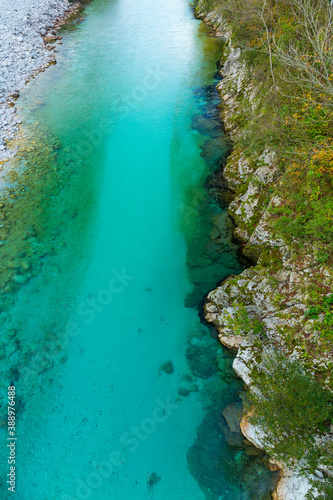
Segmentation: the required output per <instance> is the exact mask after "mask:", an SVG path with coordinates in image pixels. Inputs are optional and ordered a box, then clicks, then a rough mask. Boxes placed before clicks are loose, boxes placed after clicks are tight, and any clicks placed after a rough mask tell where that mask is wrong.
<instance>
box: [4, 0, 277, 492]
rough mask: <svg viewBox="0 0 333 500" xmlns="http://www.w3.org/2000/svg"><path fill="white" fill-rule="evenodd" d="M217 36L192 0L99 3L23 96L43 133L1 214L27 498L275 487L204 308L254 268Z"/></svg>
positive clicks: (8, 350)
mask: <svg viewBox="0 0 333 500" xmlns="http://www.w3.org/2000/svg"><path fill="white" fill-rule="evenodd" d="M208 35H209V33H208V32H207V28H206V27H205V26H204V25H203V24H202V23H200V22H199V21H197V20H195V19H194V18H193V15H192V12H191V10H190V8H189V6H188V4H187V1H186V0H170V1H168V2H165V1H163V2H162V1H161V0H157V1H155V2H151V1H148V0H141V1H140V2H134V1H133V0H113V1H110V0H95V1H93V2H92V3H91V4H90V5H89V6H88V7H87V9H86V11H85V18H84V21H83V22H81V23H77V22H73V23H72V24H69V25H68V26H67V28H66V29H64V30H63V32H62V36H63V45H62V46H61V47H60V46H59V54H58V57H57V59H58V64H57V65H55V66H52V67H50V68H49V69H48V70H47V71H46V72H44V73H41V74H40V75H38V77H37V78H36V79H35V80H33V81H32V82H30V83H29V85H28V86H27V87H26V88H25V90H24V92H23V95H22V98H21V99H20V101H19V102H18V108H19V113H21V115H22V117H23V118H24V123H25V126H26V127H27V130H28V131H29V133H30V134H32V140H33V141H34V142H30V146H29V147H28V148H26V150H25V152H24V153H22V155H21V157H20V158H19V166H16V169H18V168H20V169H21V170H22V173H23V174H26V175H21V176H20V177H19V179H18V181H17V182H16V185H15V186H14V187H12V186H10V185H9V186H8V193H7V194H9V195H11V198H8V196H7V197H6V198H5V199H4V201H3V202H4V209H3V214H4V215H3V216H2V219H3V220H2V225H1V228H0V239H1V241H3V244H2V245H1V246H0V265H1V267H2V269H4V270H5V271H4V273H3V274H2V277H1V287H2V294H1V306H2V309H1V310H2V313H1V321H2V355H3V356H2V360H1V384H2V387H7V385H8V384H9V383H14V384H15V386H16V390H17V394H18V406H19V407H20V408H19V412H18V432H17V438H18V441H17V469H18V472H17V493H16V495H15V496H14V497H13V498H16V499H17V500H65V499H67V500H68V499H73V498H74V499H77V500H80V499H87V498H92V499H96V500H108V499H114V500H132V499H133V500H143V499H156V500H174V499H181V500H203V499H205V498H211V499H228V500H240V499H243V500H250V499H253V500H254V499H255V500H260V499H263V498H266V497H265V495H266V494H267V493H268V491H269V490H270V484H271V480H272V475H271V474H270V473H269V472H268V471H267V470H266V469H265V467H264V466H263V464H262V462H261V458H258V457H257V456H255V455H254V453H255V451H254V450H253V449H252V448H248V447H245V446H244V445H243V444H242V439H241V437H240V436H239V435H237V434H235V433H234V434H235V435H232V436H230V432H229V430H228V427H227V425H226V421H225V420H224V419H223V417H221V411H222V410H223V409H224V408H225V407H226V406H227V405H228V404H236V405H238V404H239V402H240V398H239V394H240V391H241V390H242V386H241V384H240V381H238V380H237V379H236V378H235V375H234V374H233V372H232V370H231V363H232V359H231V357H230V355H229V354H228V353H227V352H225V351H224V350H223V349H222V348H221V347H220V346H219V344H218V342H217V341H216V340H215V339H214V338H213V335H214V334H213V332H210V331H209V329H208V327H207V326H205V325H204V324H202V323H201V322H200V318H199V315H198V311H199V308H200V303H201V300H202V298H203V296H204V294H205V293H207V292H208V291H209V290H210V289H211V288H213V287H214V286H215V284H216V282H217V281H218V280H220V279H222V278H224V277H226V276H228V275H230V274H232V273H238V272H240V271H241V270H242V264H241V263H239V261H238V260H237V258H236V252H237V247H236V246H235V244H233V243H232V242H231V236H230V235H231V229H230V222H229V221H228V218H227V215H226V213H225V212H224V211H222V210H221V208H220V207H219V206H218V205H217V203H216V202H215V201H214V200H213V199H212V198H210V197H209V196H208V194H207V192H206V190H205V180H206V178H207V176H208V175H210V174H211V173H212V172H213V171H214V170H215V169H216V168H217V167H218V166H219V163H220V161H221V156H222V155H223V154H224V153H225V152H226V151H227V146H226V144H225V140H224V138H223V136H221V132H222V131H221V124H220V122H219V118H218V113H217V110H216V105H217V104H218V97H217V94H216V90H215V87H214V85H215V83H216V80H215V81H214V73H215V72H216V61H217V60H218V59H219V57H220V55H221V50H222V41H221V40H218V39H216V38H213V37H211V36H208ZM14 177H15V175H14ZM14 177H13V180H15V179H14ZM4 344H5V346H4ZM169 362H171V363H172V365H171V364H170V363H169ZM165 363H167V365H166V366H163V365H164V364H165ZM171 366H172V368H170V367H171ZM168 368H169V369H168ZM172 369H173V371H172ZM168 371H172V373H167V372H168ZM5 414H6V405H3V407H2V413H1V418H2V419H3V420H4V419H5ZM1 436H2V440H3V442H4V440H5V438H6V437H7V435H6V430H5V428H3V429H2V434H1ZM3 450H4V447H2V450H1V453H2V455H1V458H2V459H3V461H2V462H1V463H2V464H4V466H2V468H1V478H2V481H3V485H2V490H3V494H4V496H5V497H6V495H7V494H6V486H5V484H4V481H5V479H4V477H5V474H7V472H8V470H7V469H8V466H7V464H6V463H5V460H6V453H7V452H6V450H5V451H3Z"/></svg>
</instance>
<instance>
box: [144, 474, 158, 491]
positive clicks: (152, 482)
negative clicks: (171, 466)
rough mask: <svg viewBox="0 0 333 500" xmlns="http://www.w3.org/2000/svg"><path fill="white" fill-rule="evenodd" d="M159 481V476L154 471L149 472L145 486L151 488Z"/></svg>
mask: <svg viewBox="0 0 333 500" xmlns="http://www.w3.org/2000/svg"><path fill="white" fill-rule="evenodd" d="M160 481H161V476H158V475H157V474H156V472H153V473H152V474H150V476H149V479H148V481H147V488H153V487H154V486H156V484H158V483H159V482H160Z"/></svg>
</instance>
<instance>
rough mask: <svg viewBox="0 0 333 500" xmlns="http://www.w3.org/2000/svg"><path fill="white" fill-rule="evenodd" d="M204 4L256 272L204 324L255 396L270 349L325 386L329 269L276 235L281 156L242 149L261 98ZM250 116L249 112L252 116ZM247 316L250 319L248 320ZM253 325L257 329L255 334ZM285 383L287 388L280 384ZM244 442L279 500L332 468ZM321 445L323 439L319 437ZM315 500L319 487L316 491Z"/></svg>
mask: <svg viewBox="0 0 333 500" xmlns="http://www.w3.org/2000/svg"><path fill="white" fill-rule="evenodd" d="M213 5H215V7H214V6H212V2H207V1H205V0H199V2H198V4H197V6H196V15H197V17H199V18H201V19H204V20H205V21H206V22H207V23H209V24H211V25H213V26H214V27H215V28H216V30H217V32H218V34H219V35H220V36H224V37H225V39H226V46H225V51H224V56H223V60H222V63H223V67H222V70H221V74H222V77H223V79H222V81H221V82H220V83H219V85H218V89H219V93H220V97H221V101H222V106H221V114H222V119H223V122H224V125H225V128H226V131H227V132H228V133H229V135H230V137H231V139H232V142H233V144H234V147H233V150H232V153H231V155H230V156H229V158H228V160H227V162H226V165H225V166H224V168H223V171H222V170H220V171H218V172H217V173H216V178H217V180H218V182H219V185H220V188H221V191H222V192H223V195H224V196H223V197H224V199H225V200H226V201H227V202H228V203H229V214H230V215H231V217H232V219H233V220H234V221H235V223H236V226H237V228H236V229H235V232H234V235H235V237H236V238H237V239H238V240H239V241H240V242H241V243H242V244H243V251H244V254H245V255H246V256H247V257H248V258H249V259H250V260H251V261H252V262H253V264H254V265H253V266H252V267H250V268H249V269H247V270H245V271H244V272H243V273H242V274H240V275H239V276H237V277H235V276H230V277H229V278H227V279H226V280H225V281H224V282H223V283H222V284H221V286H219V287H218V288H216V289H215V290H213V291H212V292H210V293H209V295H208V297H207V300H206V304H205V307H204V312H205V317H206V320H207V321H208V322H209V323H211V324H213V325H214V326H215V328H216V329H217V332H218V337H219V340H220V342H221V343H222V344H223V345H225V346H226V347H228V348H230V349H232V350H234V351H235V353H236V355H235V359H234V362H233V368H234V370H235V372H236V373H237V374H238V375H239V377H241V378H242V379H243V381H244V383H245V385H246V387H247V388H248V389H249V390H250V391H256V390H257V391H258V390H260V388H259V387H258V384H257V382H256V377H255V375H254V374H255V373H256V372H257V369H258V366H262V360H263V359H264V358H265V357H267V356H268V357H269V356H270V354H269V353H270V350H275V349H277V350H281V351H282V352H283V353H284V354H285V355H287V356H289V357H290V358H292V359H295V358H297V359H299V360H300V362H301V363H302V364H303V365H304V366H306V368H307V369H308V370H310V371H311V372H314V373H318V372H320V373H321V374H322V377H323V379H324V385H328V383H329V382H330V378H331V373H330V372H331V370H330V368H331V366H332V361H331V357H330V352H329V351H328V352H325V351H324V349H323V350H317V351H316V352H315V351H313V353H312V355H311V357H310V356H309V355H308V353H307V350H306V349H305V348H304V344H305V342H308V340H309V339H310V340H309V341H310V342H319V343H321V339H320V338H319V336H316V333H313V330H314V320H312V319H310V318H309V317H307V315H306V311H307V309H308V306H307V303H308V297H309V295H308V294H309V286H310V285H311V284H315V285H316V286H317V285H318V284H320V285H318V287H319V288H318V289H320V293H321V296H322V297H326V296H327V294H329V292H330V289H331V285H332V282H333V273H332V270H331V269H330V268H329V267H328V266H326V265H325V264H320V263H318V261H317V260H316V259H315V257H314V253H313V251H312V249H311V248H310V247H309V249H308V251H307V252H306V253H303V254H302V255H300V254H299V253H298V252H297V251H295V249H294V248H293V247H292V246H290V245H287V244H286V242H285V241H283V239H281V238H279V237H277V236H275V234H273V227H274V224H273V217H274V216H273V209H274V207H277V206H279V205H280V204H281V203H283V200H281V199H280V198H279V197H276V196H274V195H272V196H270V193H271V192H272V191H273V189H271V188H272V186H274V185H275V184H276V183H277V182H279V177H280V175H281V172H280V168H279V162H278V160H277V155H276V154H275V152H274V151H273V150H271V149H270V148H269V145H267V144H266V145H265V146H264V147H263V148H262V150H261V152H260V154H258V152H255V153H253V154H252V156H251V154H249V152H248V151H245V150H244V147H243V145H242V139H243V137H244V126H243V124H244V122H246V120H250V119H253V118H252V116H253V112H255V111H256V112H257V114H258V116H260V112H261V109H260V108H261V106H262V102H261V97H260V88H259V87H258V85H257V82H255V83H253V81H252V79H251V70H250V69H249V68H248V67H247V64H246V62H244V59H243V58H242V52H241V49H240V48H239V47H237V45H235V44H234V43H233V41H232V39H233V38H232V33H231V29H230V27H229V26H227V25H226V23H225V22H224V19H223V16H222V14H221V12H220V11H219V4H218V2H215V4H214V2H213ZM249 110H250V111H251V112H249ZM245 316H246V319H245V320H244V318H245ZM254 324H260V329H258V331H256V330H255V328H254ZM281 383H283V381H282V380H281ZM241 429H242V432H243V435H244V436H245V437H246V438H247V440H248V441H250V442H251V443H253V444H254V445H255V446H256V447H258V448H260V449H263V450H265V451H267V452H269V453H270V455H271V457H272V458H271V460H270V466H271V468H272V470H277V469H280V471H281V472H280V481H279V483H278V485H277V488H276V490H275V492H274V494H273V499H274V500H303V499H305V498H306V495H307V493H308V492H309V491H310V489H311V483H312V484H313V483H316V482H318V481H322V480H323V479H324V476H325V475H326V476H327V474H329V471H328V470H327V468H325V467H322V468H318V469H317V470H316V471H315V472H314V473H310V471H309V473H308V474H307V475H304V473H303V474H302V475H300V474H299V468H300V466H301V465H302V466H303V467H304V463H303V464H300V463H299V462H298V463H296V464H295V466H294V467H293V468H292V469H291V468H290V467H287V466H286V465H285V464H284V463H282V462H281V461H278V460H276V459H274V449H272V444H271V439H270V436H268V435H266V434H265V433H264V432H263V430H262V429H261V428H259V427H258V426H255V425H253V424H252V423H250V422H249V419H248V417H247V416H245V417H243V420H242V422H241ZM318 439H319V438H318ZM313 494H314V495H315V496H316V488H314V490H313Z"/></svg>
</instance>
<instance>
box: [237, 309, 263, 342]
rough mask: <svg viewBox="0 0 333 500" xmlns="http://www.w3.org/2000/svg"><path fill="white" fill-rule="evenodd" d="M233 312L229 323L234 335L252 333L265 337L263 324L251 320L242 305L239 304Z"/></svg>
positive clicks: (254, 319)
mask: <svg viewBox="0 0 333 500" xmlns="http://www.w3.org/2000/svg"><path fill="white" fill-rule="evenodd" d="M235 310H236V314H235V316H234V317H233V318H232V319H231V322H232V328H233V330H234V332H235V334H236V335H239V336H242V335H248V334H249V333H250V332H252V333H253V334H254V335H256V336H261V337H265V336H266V334H265V329H264V324H263V322H262V321H260V320H259V319H257V318H251V317H250V316H249V313H248V310H247V309H246V307H245V305H244V304H242V303H240V304H239V305H237V307H235Z"/></svg>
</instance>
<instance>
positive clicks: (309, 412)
mask: <svg viewBox="0 0 333 500" xmlns="http://www.w3.org/2000/svg"><path fill="white" fill-rule="evenodd" d="M255 382H256V384H257V385H258V386H259V388H260V391H261V394H257V393H255V392H251V394H249V404H250V405H251V407H253V408H254V409H255V415H254V416H253V417H252V420H253V421H254V422H256V423H259V424H260V426H261V427H263V429H264V430H265V432H266V433H267V435H268V436H269V440H270V442H271V444H272V446H273V447H274V453H275V454H276V455H277V456H278V457H280V458H283V460H284V461H287V462H288V461H289V462H292V461H293V459H297V460H299V459H301V458H304V457H305V456H307V455H309V454H310V453H313V454H314V456H316V453H315V452H314V450H315V449H316V445H315V441H314V438H313V435H314V434H315V433H321V432H323V431H325V430H326V425H327V423H329V422H330V420H331V416H332V411H333V404H332V399H333V396H332V394H331V393H330V392H328V391H327V390H325V389H324V388H323V387H322V385H321V383H320V382H318V381H317V380H316V378H315V377H314V376H313V375H312V374H311V373H310V372H308V371H305V370H304V368H303V366H302V365H301V364H300V362H299V361H298V360H296V359H289V358H286V357H285V356H283V355H281V354H277V353H274V352H270V353H269V355H268V356H266V358H265V360H264V362H263V364H262V370H261V371H260V372H259V373H258V375H257V380H256V381H255Z"/></svg>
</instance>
